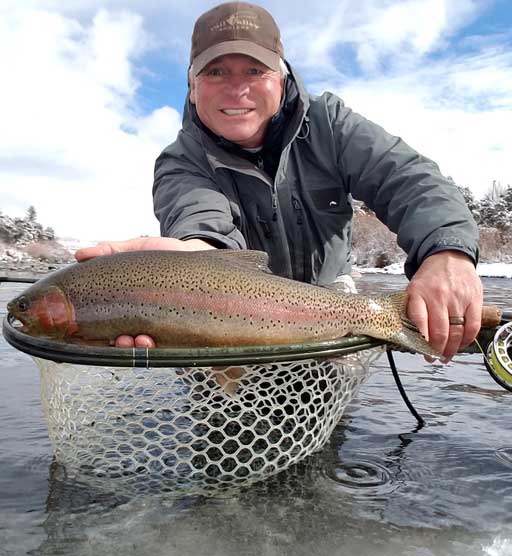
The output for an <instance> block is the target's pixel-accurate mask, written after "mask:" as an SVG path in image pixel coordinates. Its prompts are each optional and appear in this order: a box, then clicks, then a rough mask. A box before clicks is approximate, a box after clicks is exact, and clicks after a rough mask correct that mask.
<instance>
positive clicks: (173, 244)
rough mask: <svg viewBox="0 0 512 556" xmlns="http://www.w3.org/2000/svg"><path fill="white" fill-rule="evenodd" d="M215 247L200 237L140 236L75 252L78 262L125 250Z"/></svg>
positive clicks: (175, 249) (181, 249) (103, 242)
mask: <svg viewBox="0 0 512 556" xmlns="http://www.w3.org/2000/svg"><path fill="white" fill-rule="evenodd" d="M206 249H215V247H213V246H212V245H210V244H209V243H207V242H206V241H203V240H202V239H186V240H183V239H175V238H173V237H149V236H141V237H135V238H133V239H127V240H125V241H102V242H101V243H98V244H97V245H93V246H92V247H84V248H83V249H79V250H78V251H76V252H75V259H76V260H77V261H78V262H82V261H86V260H87V259H92V258H94V257H100V256H102V255H112V254H113V253H124V252H125V251H146V250H156V251H160V250H161V251H205V250H206Z"/></svg>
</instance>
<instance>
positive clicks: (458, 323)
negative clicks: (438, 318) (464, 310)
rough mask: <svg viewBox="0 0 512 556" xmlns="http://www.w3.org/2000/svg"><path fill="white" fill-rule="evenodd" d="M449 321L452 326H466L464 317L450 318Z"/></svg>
mask: <svg viewBox="0 0 512 556" xmlns="http://www.w3.org/2000/svg"><path fill="white" fill-rule="evenodd" d="M448 320H449V321H450V324H453V325H455V326H464V323H465V322H466V319H465V318H464V317H449V318H448Z"/></svg>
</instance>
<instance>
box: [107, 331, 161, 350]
mask: <svg viewBox="0 0 512 556" xmlns="http://www.w3.org/2000/svg"><path fill="white" fill-rule="evenodd" d="M116 347H118V348H133V347H140V348H154V347H156V342H155V340H153V338H151V336H148V335H147V334H139V335H138V336H136V337H135V338H134V337H133V336H127V335H124V334H123V335H122V336H118V337H117V338H116Z"/></svg>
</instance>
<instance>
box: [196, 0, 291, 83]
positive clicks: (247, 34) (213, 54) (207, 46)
mask: <svg viewBox="0 0 512 556" xmlns="http://www.w3.org/2000/svg"><path fill="white" fill-rule="evenodd" d="M224 54H246V55H247V56H251V57H252V58H255V59H256V60H258V61H260V62H261V63H263V64H265V65H266V66H268V67H269V68H271V69H273V70H275V71H279V60H280V58H283V56H284V51H283V45H282V43H281V33H280V32H279V27H278V26H277V24H276V22H275V21H274V18H273V17H272V16H271V15H270V14H269V13H268V12H267V11H266V10H265V9H263V8H262V7H261V6H256V5H255V4H247V3H246V2H226V3H225V4H219V5H218V6H216V7H215V8H212V9H211V10H209V11H207V12H205V13H204V14H202V15H201V16H200V17H199V18H198V20H197V21H196V24H195V25H194V32H193V33H192V49H191V52H190V63H191V64H192V66H193V75H194V77H195V76H196V75H197V74H198V73H199V72H200V71H201V70H202V69H204V67H205V66H206V65H208V64H209V63H210V62H211V61H212V60H215V58H218V57H219V56H223V55H224Z"/></svg>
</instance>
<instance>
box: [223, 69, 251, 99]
mask: <svg viewBox="0 0 512 556" xmlns="http://www.w3.org/2000/svg"><path fill="white" fill-rule="evenodd" d="M227 90H228V92H229V94H231V95H233V96H237V97H239V96H242V95H244V94H246V93H247V92H248V91H249V80H248V79H247V77H246V76H245V75H237V74H232V75H230V76H229V79H228V80H227Z"/></svg>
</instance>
